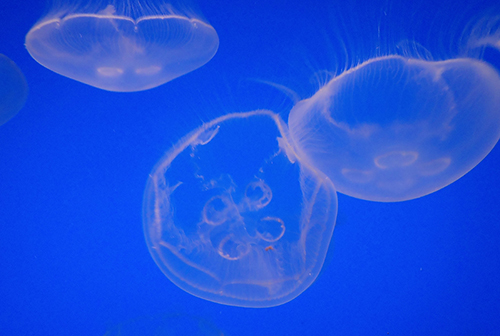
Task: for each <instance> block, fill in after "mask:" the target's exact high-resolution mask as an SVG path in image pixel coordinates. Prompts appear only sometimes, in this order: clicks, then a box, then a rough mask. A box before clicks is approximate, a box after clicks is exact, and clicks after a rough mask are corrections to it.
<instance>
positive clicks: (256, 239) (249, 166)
mask: <svg viewBox="0 0 500 336" xmlns="http://www.w3.org/2000/svg"><path fill="white" fill-rule="evenodd" d="M336 214H337V198H336V192H335V189H334V187H333V184H332V183H331V181H330V180H329V179H328V178H326V177H325V176H324V174H322V173H321V172H319V171H317V170H316V169H315V168H314V167H310V166H307V165H304V164H302V163H301V162H300V160H297V159H296V157H295V156H294V154H293V149H292V148H291V147H290V145H289V142H288V136H287V129H286V125H285V124H284V123H283V121H282V120H281V119H280V118H279V117H278V115H276V114H274V113H272V112H270V111H264V110H260V111H254V112H247V113H234V114H229V115H226V116H223V117H220V118H217V119H215V120H213V121H211V122H209V123H206V124H204V125H203V126H201V127H200V128H198V129H196V130H194V131H193V132H191V133H189V134H188V135H186V136H185V137H183V138H182V139H181V140H180V141H179V142H178V143H177V144H176V145H174V146H173V148H172V149H171V150H170V151H169V152H167V154H165V156H164V157H163V158H162V159H161V160H160V161H159V162H158V164H157V165H156V167H155V168H154V169H153V171H152V172H151V174H150V176H149V180H148V183H147V186H146V190H145V194H144V204H143V223H144V233H145V237H146V241H147V244H148V247H149V251H150V252H151V255H152V256H153V259H154V260H155V261H156V263H157V265H158V266H159V267H160V269H161V270H162V271H163V273H164V274H165V275H166V276H167V277H168V278H169V279H170V280H171V281H172V282H173V283H174V284H176V285H177V286H178V287H180V288H182V289H183V290H185V291H187V292H188V293H191V294H193V295H195V296H197V297H200V298H203V299H206V300H209V301H213V302H218V303H222V304H227V305H233V306H243V307H270V306H276V305H280V304H283V303H285V302H288V301H290V300H292V299H293V298H295V297H296V296H298V295H299V294H300V293H302V292H303V291H304V290H305V289H306V288H308V287H309V286H310V285H311V284H312V282H313V281H314V280H315V279H316V277H317V275H318V273H319V271H320V270H321V267H322V265H323V262H324V259H325V256H326V252H327V249H328V245H329V242H330V239H331V236H332V233H333V229H334V226H335V219H336Z"/></svg>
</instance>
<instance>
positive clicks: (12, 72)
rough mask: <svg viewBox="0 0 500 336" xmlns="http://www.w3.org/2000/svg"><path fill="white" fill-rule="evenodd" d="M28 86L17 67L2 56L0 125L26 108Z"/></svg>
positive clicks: (0, 69)
mask: <svg viewBox="0 0 500 336" xmlns="http://www.w3.org/2000/svg"><path fill="white" fill-rule="evenodd" d="M27 96H28V84H27V83H26V79H25V78H24V75H23V73H22V72H21V70H20V69H19V68H18V67H17V65H16V64H15V63H14V62H13V61H12V60H10V59H9V58H8V57H7V56H5V55H2V54H0V125H3V124H5V123H6V122H7V121H9V120H10V119H12V118H13V117H14V116H15V115H16V114H17V113H18V112H19V111H20V110H21V109H22V108H23V106H24V103H25V102H26V97H27Z"/></svg>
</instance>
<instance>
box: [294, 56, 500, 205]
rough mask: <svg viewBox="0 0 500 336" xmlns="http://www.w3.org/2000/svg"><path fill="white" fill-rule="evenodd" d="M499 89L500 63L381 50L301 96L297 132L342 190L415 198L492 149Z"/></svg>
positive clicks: (302, 148) (313, 161)
mask: <svg viewBox="0 0 500 336" xmlns="http://www.w3.org/2000/svg"><path fill="white" fill-rule="evenodd" d="M499 88H500V77H499V74H498V72H497V71H496V70H495V69H494V68H493V67H492V66H491V65H489V64H488V63H486V62H484V61H482V60H481V59H474V58H468V57H464V58H454V59H449V60H443V61H433V60H426V59H418V58H411V57H407V56H400V55H388V56H382V57H376V58H372V59H370V60H368V61H366V62H363V63H361V64H359V65H357V66H355V67H353V68H351V69H349V70H347V71H345V72H344V73H342V74H341V75H339V76H337V77H335V78H333V79H332V80H330V81H329V82H328V83H327V84H326V85H325V86H323V87H322V88H321V89H319V90H318V91H317V92H316V93H315V94H314V95H313V96H312V97H311V98H309V99H305V100H302V101H300V102H299V103H297V104H296V106H294V107H293V109H292V110H291V112H290V115H289V120H288V125H289V128H290V137H291V139H292V142H293V143H294V146H295V147H296V151H297V155H298V156H300V157H301V158H302V159H303V160H304V161H306V162H307V163H308V164H309V165H311V166H314V167H316V168H317V169H319V170H321V171H322V172H324V173H325V174H326V175H327V176H328V177H329V178H330V179H331V180H332V182H333V184H334V185H335V188H336V189H337V190H338V191H339V192H341V193H343V194H347V195H349V196H353V197H356V198H361V199H365V200H372V201H383V202H392V201H404V200H409V199H414V198H417V197H421V196H424V195H427V194H430V193H432V192H434V191H437V190H439V189H441V188H443V187H445V186H447V185H449V184H450V183H452V182H454V181H456V180H457V179H459V178H460V177H461V176H463V175H464V174H466V173H467V172H468V171H469V170H471V169H472V168H473V167H475V166H476V165H477V164H478V163H479V162H480V161H481V160H482V159H483V158H484V157H485V156H486V155H487V154H488V153H489V152H490V151H491V150H492V149H493V147H494V146H495V144H496V143H497V141H498V139H499V138H500V90H499Z"/></svg>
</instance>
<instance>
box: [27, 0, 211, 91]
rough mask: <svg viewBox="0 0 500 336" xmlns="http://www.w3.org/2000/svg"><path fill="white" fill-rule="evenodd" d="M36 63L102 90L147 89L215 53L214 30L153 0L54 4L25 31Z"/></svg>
mask: <svg viewBox="0 0 500 336" xmlns="http://www.w3.org/2000/svg"><path fill="white" fill-rule="evenodd" d="M25 43H26V48H27V49H28V52H29V53H30V55H31V56H32V57H33V58H34V59H35V60H36V61H37V62H38V63H40V64H41V65H43V66H44V67H46V68H48V69H49V70H52V71H54V72H56V73H58V74H60V75H63V76H65V77H69V78H72V79H74V80H77V81H79V82H82V83H85V84H88V85H91V86H94V87H97V88H100V89H103V90H108V91H119V92H133V91H142V90H147V89H151V88H154V87H157V86H160V85H162V84H164V83H166V82H169V81H171V80H173V79H174V78H177V77H179V76H182V75H184V74H186V73H188V72H191V71H193V70H195V69H197V68H199V67H201V66H202V65H204V64H205V63H207V62H208V61H209V60H210V59H211V58H212V57H213V56H214V55H215V53H216V52H217V48H218V46H219V38H218V36H217V33H216V31H215V29H214V28H213V27H212V26H211V25H210V24H208V23H207V22H205V21H203V20H202V19H201V18H199V16H197V15H195V14H194V13H192V12H189V11H181V10H180V9H178V8H174V7H173V6H172V5H170V4H167V3H163V2H161V1H154V0H151V1H149V0H139V1H109V2H102V1H97V0H92V1H90V2H88V3H78V4H76V5H75V4H71V3H69V4H66V5H65V4H57V5H55V6H53V8H52V9H51V10H50V11H49V12H48V13H47V14H46V15H45V16H43V17H42V18H41V19H40V20H39V21H38V22H37V23H36V24H35V25H34V26H33V27H32V28H31V29H30V31H29V32H28V34H27V35H26V41H25Z"/></svg>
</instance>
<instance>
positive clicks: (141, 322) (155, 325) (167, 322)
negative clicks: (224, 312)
mask: <svg viewBox="0 0 500 336" xmlns="http://www.w3.org/2000/svg"><path fill="white" fill-rule="evenodd" d="M137 335H142V336H158V335H168V336H181V335H193V336H223V335H225V334H224V332H223V331H222V330H221V329H220V328H219V327H217V326H216V325H215V324H214V323H213V322H211V321H210V320H207V319H204V318H201V317H198V316H193V315H188V314H182V313H169V314H168V313H167V314H160V315H156V316H143V317H139V318H135V319H131V320H128V321H125V322H122V323H120V324H118V325H115V326H113V327H111V328H109V329H108V330H107V331H106V333H105V334H104V336H137Z"/></svg>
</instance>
